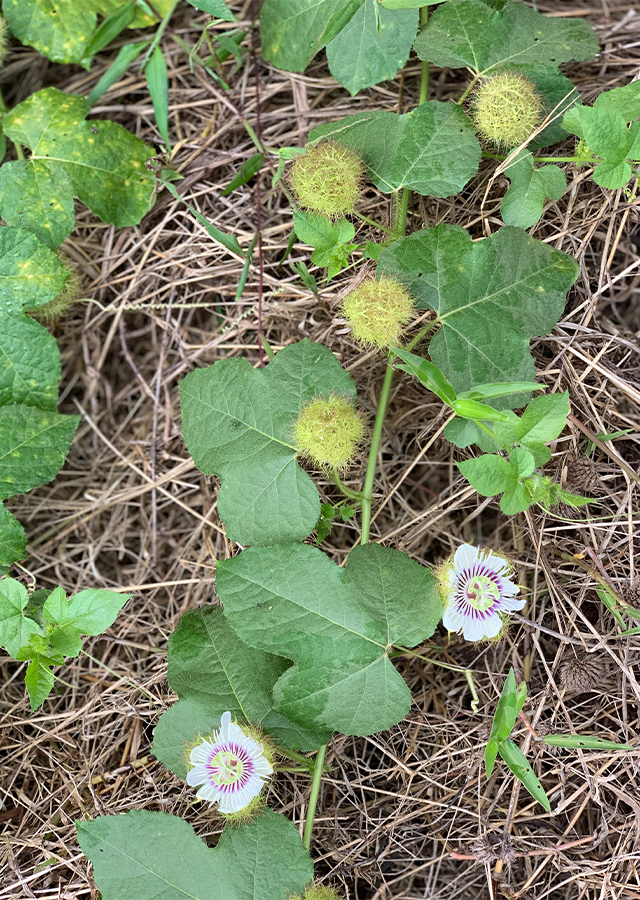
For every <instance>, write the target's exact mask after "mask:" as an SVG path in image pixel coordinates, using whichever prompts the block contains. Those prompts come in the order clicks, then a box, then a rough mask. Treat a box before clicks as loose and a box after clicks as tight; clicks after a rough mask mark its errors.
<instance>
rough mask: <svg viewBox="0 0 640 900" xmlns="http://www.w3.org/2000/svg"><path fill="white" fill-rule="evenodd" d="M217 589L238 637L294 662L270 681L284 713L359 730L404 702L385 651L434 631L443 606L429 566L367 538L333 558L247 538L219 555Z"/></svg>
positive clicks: (391, 716)
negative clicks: (235, 550)
mask: <svg viewBox="0 0 640 900" xmlns="http://www.w3.org/2000/svg"><path fill="white" fill-rule="evenodd" d="M216 589H217V591H218V594H219V596H220V598H221V600H222V602H223V604H224V613H225V616H226V617H227V619H228V620H229V623H230V624H231V626H232V628H233V629H234V630H235V631H236V632H237V633H238V635H239V636H240V638H241V639H242V640H243V641H245V642H246V643H247V644H249V645H250V646H252V647H255V648H257V649H259V650H265V651H267V652H269V653H277V654H279V655H281V656H285V657H287V658H288V659H292V660H294V662H295V663H296V665H295V666H293V667H292V668H290V669H288V670H287V671H286V672H285V673H284V674H283V675H282V676H281V677H280V680H279V681H278V682H277V684H276V686H275V690H274V697H275V700H276V703H277V706H278V708H279V709H280V710H281V711H282V712H283V713H285V714H286V715H287V716H289V718H291V719H293V720H294V721H296V722H299V723H300V724H301V725H304V726H306V727H321V728H328V729H330V730H332V731H340V732H342V733H343V734H359V735H363V734H372V733H374V732H376V731H383V730H385V729H387V728H391V726H392V725H395V724H396V723H398V722H399V721H400V720H401V719H402V718H403V717H404V716H405V715H406V714H407V712H408V711H409V707H410V705H411V692H410V691H409V689H408V687H407V686H406V684H405V683H404V681H403V680H402V678H401V677H400V675H399V674H398V673H397V672H396V670H395V668H394V667H393V665H392V663H391V662H390V660H389V657H388V651H389V649H390V647H391V645H393V644H397V645H401V646H410V647H413V646H415V645H416V644H419V643H420V642H421V641H423V640H425V639H426V638H427V637H429V636H430V635H431V634H433V631H434V629H435V627H436V625H437V623H438V621H439V620H440V617H441V615H442V608H441V605H440V600H439V598H438V593H437V590H436V586H435V579H434V577H433V575H432V574H431V573H430V572H429V571H428V570H427V569H425V568H423V567H422V566H419V565H418V564H417V563H415V562H414V561H413V560H411V559H410V558H409V557H408V556H406V554H403V553H400V552H399V551H397V550H391V549H389V548H385V547H381V546H380V545H378V544H367V545H366V546H364V547H356V548H355V549H354V550H352V551H351V553H350V554H349V557H348V560H347V563H346V566H345V567H344V568H341V567H339V566H336V565H335V564H334V563H333V562H331V560H330V559H329V558H328V557H327V556H325V555H324V553H322V552H321V551H320V550H317V549H315V548H313V547H309V546H308V545H304V544H303V545H300V544H290V545H288V546H280V547H271V548H254V549H251V550H245V551H244V552H243V553H240V554H239V555H238V556H236V557H234V558H233V559H230V560H225V561H223V562H219V563H218V568H217V578H216Z"/></svg>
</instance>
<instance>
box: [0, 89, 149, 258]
mask: <svg viewBox="0 0 640 900" xmlns="http://www.w3.org/2000/svg"><path fill="white" fill-rule="evenodd" d="M89 109H90V108H89V105H88V103H87V102H86V101H85V100H84V99H83V98H82V97H78V96H74V95H71V94H64V93H62V92H61V91H58V90H57V89H56V88H45V89H44V90H42V91H38V92H37V93H36V94H33V95H32V96H31V97H29V98H28V99H27V100H25V101H24V102H23V103H20V104H19V105H18V106H16V107H15V109H13V110H12V111H11V112H10V113H9V114H8V115H7V116H5V118H4V123H3V126H4V132H5V134H6V135H8V137H10V138H11V139H12V140H14V141H16V142H17V143H19V144H22V145H23V146H25V147H28V148H29V150H30V151H31V156H30V158H29V159H23V160H14V161H13V162H8V163H5V164H4V165H3V166H2V168H0V213H1V214H2V217H3V218H4V220H5V221H6V222H8V223H9V224H10V225H18V226H20V227H22V228H24V229H26V230H27V231H31V232H33V233H34V234H35V235H36V236H37V237H38V238H39V239H40V240H41V241H42V242H43V243H44V244H46V245H47V246H48V247H51V248H52V249H55V248H56V247H57V246H58V245H59V244H61V243H62V241H63V240H64V239H65V238H67V237H68V236H69V235H70V234H71V231H72V229H73V226H74V221H75V214H74V207H73V198H74V196H76V197H78V198H79V199H80V200H81V201H82V202H83V203H84V204H85V205H86V206H88V207H89V208H90V209H91V210H92V211H93V212H94V213H95V214H96V215H97V216H98V217H99V218H100V219H102V221H103V222H109V223H111V224H113V225H118V226H124V225H136V224H137V223H138V222H139V221H140V220H141V219H142V217H143V216H144V214H145V213H146V212H147V211H148V210H149V208H150V205H151V200H152V196H153V191H154V187H155V178H154V176H153V174H152V173H151V172H150V171H149V170H148V169H147V168H146V162H147V160H148V159H149V158H150V157H151V156H153V152H154V151H153V149H152V148H151V147H149V146H148V145H147V144H145V143H144V142H143V141H141V140H140V139H139V138H137V137H135V136H134V135H133V134H131V133H130V132H128V131H127V130H126V129H125V128H123V127H122V126H121V125H118V124H117V123H115V122H105V121H101V120H94V121H91V122H87V121H86V119H85V116H86V115H87V114H88V112H89Z"/></svg>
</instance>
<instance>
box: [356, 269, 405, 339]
mask: <svg viewBox="0 0 640 900" xmlns="http://www.w3.org/2000/svg"><path fill="white" fill-rule="evenodd" d="M412 311H413V300H412V299H411V297H410V296H409V294H408V292H407V290H406V289H405V288H404V287H403V286H402V285H401V284H400V283H399V282H398V281H395V280H394V279H393V278H385V277H384V276H383V277H382V278H380V279H378V280H377V281H374V280H371V281H363V282H362V284H361V285H360V286H359V287H357V288H356V289H355V291H351V293H350V294H347V296H346V297H345V298H344V300H343V301H342V312H343V314H344V316H345V318H346V319H348V320H349V322H350V324H351V328H352V329H353V335H354V337H355V338H356V339H357V340H358V341H360V343H362V344H368V345H371V344H373V345H374V346H375V347H379V348H380V349H384V348H386V347H393V346H394V345H395V344H397V343H398V341H399V340H400V335H401V334H402V329H403V326H404V325H406V324H407V322H408V321H409V319H410V318H411V313H412Z"/></svg>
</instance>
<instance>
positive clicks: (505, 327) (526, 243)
mask: <svg viewBox="0 0 640 900" xmlns="http://www.w3.org/2000/svg"><path fill="white" fill-rule="evenodd" d="M378 272H379V273H384V274H386V275H391V276H395V277H397V278H398V279H399V280H400V281H402V282H403V284H405V285H406V287H407V289H408V290H409V292H410V293H411V294H412V295H413V296H414V297H416V299H417V306H418V307H419V308H421V309H433V310H435V311H436V313H437V314H438V319H439V321H440V326H441V327H440V329H439V331H438V332H437V333H436V334H435V336H434V337H433V339H432V340H431V343H430V344H429V354H430V356H431V359H432V361H433V363H434V364H435V365H436V366H437V367H438V368H439V369H440V370H441V371H442V372H443V373H444V374H445V376H446V377H447V378H448V379H449V381H450V382H451V384H452V385H453V387H454V388H455V390H456V391H467V390H470V389H472V388H473V387H475V385H478V384H485V383H489V382H500V381H534V380H535V366H534V363H533V359H532V357H531V352H530V350H529V340H530V339H531V338H532V337H535V336H537V335H543V334H548V332H550V331H551V329H552V328H553V327H554V325H555V324H556V322H557V321H558V319H559V318H560V315H561V314H562V310H563V308H564V304H565V298H566V293H567V291H568V290H569V288H570V287H571V285H572V284H573V282H574V281H575V280H576V278H577V276H578V266H577V265H576V263H575V262H574V260H573V259H572V258H571V257H570V256H567V254H566V253H562V252H561V251H559V250H554V249H552V248H551V247H549V246H548V245H547V244H543V243H542V242H541V241H537V240H535V239H534V238H532V237H529V235H528V234H527V233H526V232H525V231H522V230H521V229H520V228H512V227H509V226H506V227H504V228H501V229H500V230H499V231H498V232H496V233H495V234H492V235H491V237H488V238H485V239H484V240H481V241H478V242H477V243H475V244H474V243H472V241H471V236H470V235H469V234H468V233H467V232H466V231H465V230H464V229H462V228H460V227H458V226H456V225H437V226H436V227H435V228H427V229H425V230H423V231H418V232H416V233H415V234H412V235H410V237H407V238H402V239H400V240H399V241H396V242H395V243H394V244H392V245H391V246H390V247H387V248H386V249H385V250H384V251H383V252H382V253H381V254H380V258H379V260H378ZM495 405H496V406H501V407H504V406H508V407H512V408H513V407H517V406H519V405H521V398H520V397H519V395H514V396H511V397H506V398H503V399H501V400H497V401H495Z"/></svg>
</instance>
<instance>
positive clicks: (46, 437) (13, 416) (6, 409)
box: [0, 406, 80, 500]
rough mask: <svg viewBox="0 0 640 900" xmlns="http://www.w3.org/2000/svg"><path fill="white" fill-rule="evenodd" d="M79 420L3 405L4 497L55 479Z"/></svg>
mask: <svg viewBox="0 0 640 900" xmlns="http://www.w3.org/2000/svg"><path fill="white" fill-rule="evenodd" d="M79 419H80V417H79V416H61V415H59V414H58V413H56V412H51V411H49V410H42V409H33V408H32V407H29V406H3V407H0V500H5V499H6V498H7V497H12V496H13V495H14V494H24V493H26V492H27V491H30V490H31V489H32V488H34V487H38V485H41V484H45V483H46V482H47V481H51V479H52V478H55V476H56V474H57V473H58V470H59V469H60V468H61V467H62V464H63V463H64V460H65V457H66V455H67V453H68V452H69V447H70V446H71V441H72V440H73V435H74V434H75V430H76V428H77V425H78V421H79Z"/></svg>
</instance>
